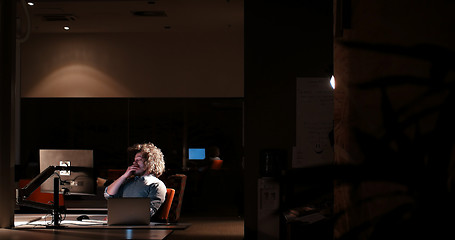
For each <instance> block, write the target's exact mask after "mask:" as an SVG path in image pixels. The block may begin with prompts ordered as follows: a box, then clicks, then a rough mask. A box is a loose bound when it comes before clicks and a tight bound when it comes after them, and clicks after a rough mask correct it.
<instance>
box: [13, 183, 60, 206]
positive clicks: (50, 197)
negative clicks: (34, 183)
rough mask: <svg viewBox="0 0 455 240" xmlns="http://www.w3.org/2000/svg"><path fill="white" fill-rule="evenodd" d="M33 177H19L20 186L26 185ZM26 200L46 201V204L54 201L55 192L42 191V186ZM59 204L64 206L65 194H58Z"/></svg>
mask: <svg viewBox="0 0 455 240" xmlns="http://www.w3.org/2000/svg"><path fill="white" fill-rule="evenodd" d="M30 181H31V179H19V184H18V185H19V186H18V187H19V188H23V187H25V186H26V185H27V184H28V183H29V182H30ZM26 200H29V201H33V202H39V203H44V204H51V203H52V202H53V201H54V194H53V193H42V192H41V187H38V188H37V189H36V190H35V191H33V192H32V194H30V196H28V198H27V199H26ZM58 205H59V206H64V205H65V202H64V198H63V194H59V195H58Z"/></svg>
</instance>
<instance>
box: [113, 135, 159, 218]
mask: <svg viewBox="0 0 455 240" xmlns="http://www.w3.org/2000/svg"><path fill="white" fill-rule="evenodd" d="M128 152H129V153H131V155H134V161H133V163H132V165H131V166H129V167H128V168H127V169H126V171H125V173H124V174H123V175H121V176H120V177H119V178H118V179H117V180H115V181H114V182H113V183H112V184H110V185H109V186H107V187H106V189H105V190H104V197H105V198H106V199H108V198H127V197H149V198H150V203H151V204H150V217H152V216H153V215H154V214H155V213H156V211H157V210H158V209H159V208H160V206H161V204H162V203H163V202H164V200H165V198H166V185H164V183H163V182H162V181H161V180H160V179H158V177H160V176H161V174H163V172H164V155H163V153H162V152H161V150H160V149H159V148H157V147H156V146H155V145H153V144H152V143H144V144H135V145H133V146H131V147H129V148H128Z"/></svg>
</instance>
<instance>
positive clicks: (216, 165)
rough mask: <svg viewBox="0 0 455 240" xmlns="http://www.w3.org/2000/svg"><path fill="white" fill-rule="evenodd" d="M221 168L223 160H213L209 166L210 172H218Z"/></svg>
mask: <svg viewBox="0 0 455 240" xmlns="http://www.w3.org/2000/svg"><path fill="white" fill-rule="evenodd" d="M221 166H223V160H221V159H214V160H212V165H211V166H210V168H211V169H212V170H220V169H221Z"/></svg>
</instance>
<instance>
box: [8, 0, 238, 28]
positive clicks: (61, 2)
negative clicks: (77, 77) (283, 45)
mask: <svg viewBox="0 0 455 240" xmlns="http://www.w3.org/2000/svg"><path fill="white" fill-rule="evenodd" d="M22 3H23V4H20V5H18V7H17V10H18V16H19V18H20V19H21V22H22V23H21V24H20V26H21V27H20V29H19V31H22V32H24V31H26V30H24V29H27V28H26V26H27V22H28V21H27V19H28V18H27V16H30V18H29V19H30V25H31V27H30V29H31V33H57V32H66V31H65V30H64V29H63V27H64V26H69V27H70V30H69V31H70V32H74V33H93V32H98V33H102V32H161V31H178V32H185V31H192V32H194V31H228V30H236V31H237V30H240V31H243V0H190V1H187V0H149V1H146V0H143V1H128V0H97V1H91V0H34V5H33V6H29V5H26V4H25V2H22ZM24 5H25V7H26V8H27V11H24V7H23V6H24ZM27 13H28V14H27Z"/></svg>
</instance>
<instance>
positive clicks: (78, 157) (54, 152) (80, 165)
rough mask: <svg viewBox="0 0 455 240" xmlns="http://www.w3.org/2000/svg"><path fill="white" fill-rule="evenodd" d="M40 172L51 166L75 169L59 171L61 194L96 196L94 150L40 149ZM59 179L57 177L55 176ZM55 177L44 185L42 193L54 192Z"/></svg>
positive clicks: (50, 178) (57, 172)
mask: <svg viewBox="0 0 455 240" xmlns="http://www.w3.org/2000/svg"><path fill="white" fill-rule="evenodd" d="M39 159H40V171H41V172H42V171H44V170H45V169H46V168H48V167H49V166H66V167H75V170H70V171H66V170H57V171H55V172H56V174H58V176H60V180H61V184H60V185H59V186H60V187H59V192H60V193H63V192H64V191H65V193H66V194H70V195H94V194H96V190H95V189H96V188H95V186H96V180H95V177H94V174H93V173H94V171H93V150H72V149H65V150H63V149H40V151H39ZM55 176H56V177H57V175H55ZM53 179H54V177H53V176H51V177H49V178H48V179H47V180H46V181H45V182H44V183H43V184H42V185H41V192H46V193H53V192H54V180H53Z"/></svg>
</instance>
